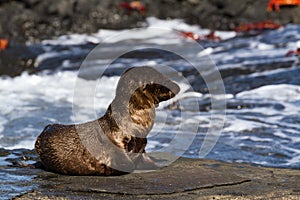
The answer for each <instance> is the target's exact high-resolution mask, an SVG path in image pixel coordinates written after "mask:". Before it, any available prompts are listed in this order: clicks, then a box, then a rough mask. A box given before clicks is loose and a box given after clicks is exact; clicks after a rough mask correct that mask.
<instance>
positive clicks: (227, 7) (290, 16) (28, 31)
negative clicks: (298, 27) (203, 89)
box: [0, 0, 300, 43]
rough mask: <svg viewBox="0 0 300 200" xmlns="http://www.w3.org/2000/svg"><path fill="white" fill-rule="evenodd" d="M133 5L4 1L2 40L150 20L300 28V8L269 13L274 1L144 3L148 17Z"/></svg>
mask: <svg viewBox="0 0 300 200" xmlns="http://www.w3.org/2000/svg"><path fill="white" fill-rule="evenodd" d="M124 2H130V1H127V0H116V1H112V0H90V1H89V2H88V3H87V2H86V1H84V0H64V1H60V0H53V1H49V0H12V1H10V0H2V1H0V16H1V18H0V21H1V23H0V24H1V26H0V38H6V39H9V40H11V41H15V42H21V43H24V42H28V41H30V42H37V41H40V40H43V39H49V38H53V37H56V36H59V35H64V34H70V33H93V32H97V31H98V30H99V29H125V28H134V27H142V26H146V25H147V24H146V18H147V17H150V16H154V17H157V18H161V19H169V18H180V19H184V20H185V21H186V22H187V23H190V24H197V25H200V26H201V27H203V28H209V29H216V30H231V29H233V28H234V27H235V26H237V25H239V24H243V23H246V22H247V23H248V22H257V21H263V20H272V21H274V22H276V23H280V24H287V23H296V24H300V8H299V7H285V8H282V9H281V11H280V12H275V11H273V12H267V5H268V2H269V0H244V1H236V0H187V1H181V0H161V1H152V0H142V1H140V2H141V3H142V5H143V6H145V12H143V13H142V12H140V11H134V10H128V9H126V8H122V7H120V5H121V4H122V3H124Z"/></svg>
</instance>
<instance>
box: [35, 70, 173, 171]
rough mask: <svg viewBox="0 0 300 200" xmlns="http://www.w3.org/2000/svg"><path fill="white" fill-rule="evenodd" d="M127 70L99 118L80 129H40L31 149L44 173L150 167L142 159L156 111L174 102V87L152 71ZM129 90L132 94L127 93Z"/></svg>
mask: <svg viewBox="0 0 300 200" xmlns="http://www.w3.org/2000/svg"><path fill="white" fill-rule="evenodd" d="M132 69H136V70H142V71H137V72H138V73H141V72H142V73H143V74H148V75H149V76H151V79H153V81H152V82H149V81H148V82H147V81H144V80H143V79H145V77H146V75H139V76H137V78H132V77H130V72H132V71H133V70H132ZM132 69H129V70H127V71H126V72H125V73H124V74H123V75H122V76H121V78H120V80H119V83H118V86H117V91H116V97H115V99H114V100H113V101H112V103H111V104H110V106H109V107H108V109H107V111H106V113H105V114H104V116H103V117H101V118H99V119H97V120H94V121H91V122H87V123H83V124H76V125H75V124H74V125H61V124H52V125H48V126H46V127H45V129H44V130H43V132H42V133H41V134H40V135H39V136H38V138H37V141H36V143H35V149H36V151H37V153H38V154H39V155H40V159H41V161H42V163H43V165H44V167H45V169H46V170H48V171H53V172H56V173H60V174H69V175H119V174H123V173H128V172H132V171H133V170H135V169H148V168H154V167H155V164H154V163H153V162H152V161H151V159H150V158H149V157H148V156H147V155H146V154H145V147H146V144H147V139H146V137H147V135H148V133H149V132H150V130H151V129H152V126H153V123H154V120H155V106H156V105H157V104H159V102H161V101H165V100H168V99H170V98H172V97H174V96H175V95H176V94H177V93H178V92H179V87H178V86H177V85H176V84H175V83H174V82H172V81H171V80H169V79H168V78H166V77H165V76H163V75H162V74H160V73H159V72H157V71H156V70H154V69H153V68H150V67H139V69H137V68H132ZM147 78H148V79H149V77H147ZM129 88H136V89H134V91H133V92H132V91H130V90H129ZM126 94H127V95H128V94H130V98H129V101H126V100H124V99H126V98H125V97H126ZM128 102H129V103H128ZM127 114H128V115H129V116H130V119H129V118H128V117H126V115H127ZM111 143H113V144H114V145H112V144H111ZM86 147H87V148H86ZM114 166H115V167H114ZM123 168H124V169H126V170H122V169H123ZM120 169H121V170H120Z"/></svg>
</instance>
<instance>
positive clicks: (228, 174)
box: [13, 158, 300, 200]
mask: <svg viewBox="0 0 300 200" xmlns="http://www.w3.org/2000/svg"><path fill="white" fill-rule="evenodd" d="M22 171H26V173H27V174H28V173H29V174H36V175H37V176H36V177H35V178H34V179H33V180H32V181H31V183H30V184H32V185H36V187H35V189H32V190H30V191H29V192H26V193H25V194H21V195H17V196H15V197H14V198H13V199H23V200H25V199H91V198H93V199H102V198H105V199H128V200H131V199H199V200H200V199H239V200H240V199H297V197H299V195H300V190H299V188H300V182H299V178H300V171H299V170H291V169H276V168H266V167H254V166H251V165H247V164H238V163H225V162H220V161H213V160H201V159H187V158H180V159H178V160H177V161H176V162H174V163H173V164H171V165H170V166H167V167H164V168H162V169H160V170H157V171H152V172H146V173H133V174H128V175H123V176H114V177H99V176H92V177H91V176H62V175H58V174H54V173H50V172H45V171H41V170H38V169H31V170H28V169H16V170H15V172H14V173H15V174H22V173H21V172H22Z"/></svg>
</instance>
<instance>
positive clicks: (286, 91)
mask: <svg viewBox="0 0 300 200" xmlns="http://www.w3.org/2000/svg"><path fill="white" fill-rule="evenodd" d="M236 96H237V98H241V99H246V98H248V99H265V100H277V101H297V100H300V86H299V85H288V84H280V85H267V86H262V87H260V88H257V89H254V90H250V91H244V92H240V93H238V94H237V95H236Z"/></svg>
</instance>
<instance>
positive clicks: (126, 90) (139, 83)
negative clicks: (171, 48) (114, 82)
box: [116, 67, 180, 109]
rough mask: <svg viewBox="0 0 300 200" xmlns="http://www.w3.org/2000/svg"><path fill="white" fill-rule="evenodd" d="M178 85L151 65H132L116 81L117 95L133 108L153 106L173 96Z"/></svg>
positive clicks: (178, 89)
mask: <svg viewBox="0 0 300 200" xmlns="http://www.w3.org/2000/svg"><path fill="white" fill-rule="evenodd" d="M179 91H180V88H179V86H178V85H177V84H176V83H175V82H173V81H171V80H170V79H169V78H168V77H166V76H164V75H163V74H162V73H160V72H158V71H157V70H155V69H154V68H152V67H134V68H130V69H128V70H126V71H125V72H124V73H123V74H122V76H121V78H120V80H119V83H118V86H117V95H116V97H117V96H118V97H120V98H122V99H123V100H124V102H126V101H127V102H129V104H130V106H132V107H134V108H135V109H145V108H153V107H154V106H157V105H158V104H159V103H160V102H162V101H166V100H169V99H171V98H173V97H174V96H175V95H176V94H178V92H179Z"/></svg>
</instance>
